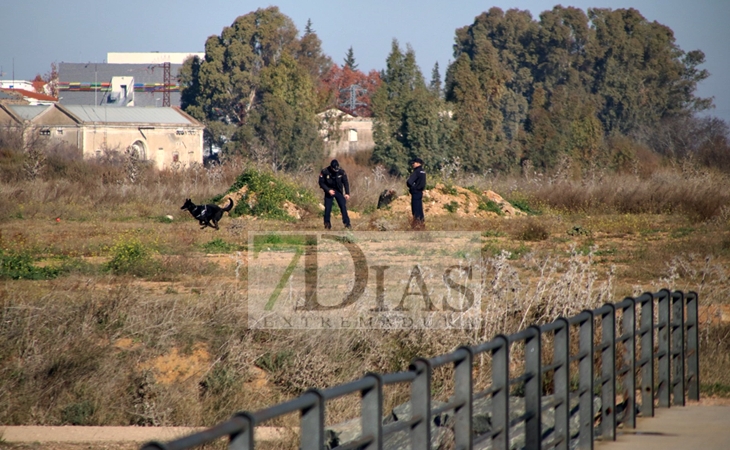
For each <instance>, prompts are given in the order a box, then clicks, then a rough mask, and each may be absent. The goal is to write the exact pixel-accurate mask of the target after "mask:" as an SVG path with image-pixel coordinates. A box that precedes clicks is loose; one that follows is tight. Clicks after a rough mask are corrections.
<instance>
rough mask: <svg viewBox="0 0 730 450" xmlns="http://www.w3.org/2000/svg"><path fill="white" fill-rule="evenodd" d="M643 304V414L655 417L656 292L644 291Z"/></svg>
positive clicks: (640, 300)
mask: <svg viewBox="0 0 730 450" xmlns="http://www.w3.org/2000/svg"><path fill="white" fill-rule="evenodd" d="M639 303H640V304H641V327H640V329H639V334H640V335H641V415H642V416H644V417H654V294H651V293H644V294H643V295H642V296H641V297H639Z"/></svg>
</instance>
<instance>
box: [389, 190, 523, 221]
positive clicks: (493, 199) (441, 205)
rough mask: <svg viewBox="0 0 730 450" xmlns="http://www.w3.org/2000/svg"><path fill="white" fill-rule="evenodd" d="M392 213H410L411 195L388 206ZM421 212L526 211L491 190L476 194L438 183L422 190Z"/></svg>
mask: <svg viewBox="0 0 730 450" xmlns="http://www.w3.org/2000/svg"><path fill="white" fill-rule="evenodd" d="M387 209H388V210H389V211H391V212H394V213H399V214H400V213H403V214H410V212H411V197H410V196H409V195H401V196H400V197H398V198H396V199H395V200H393V201H392V202H391V203H390V205H388V208H387ZM423 211H424V213H425V214H426V216H442V215H449V214H451V215H454V216H456V217H485V218H486V217H505V218H510V217H515V216H520V215H524V214H525V213H524V212H522V211H520V210H518V209H516V208H515V207H514V206H512V205H511V204H510V203H509V202H508V201H506V200H505V199H503V198H502V197H501V196H500V195H499V194H497V193H496V192H494V191H482V192H481V193H477V192H474V191H471V190H469V189H464V188H462V187H460V186H446V185H444V184H442V183H438V184H437V185H436V186H435V187H434V188H433V189H430V190H426V191H423Z"/></svg>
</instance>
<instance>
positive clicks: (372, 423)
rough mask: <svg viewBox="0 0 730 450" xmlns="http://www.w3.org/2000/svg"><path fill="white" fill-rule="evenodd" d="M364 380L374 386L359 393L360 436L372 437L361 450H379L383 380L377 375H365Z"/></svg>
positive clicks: (381, 445)
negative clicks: (368, 380) (371, 381)
mask: <svg viewBox="0 0 730 450" xmlns="http://www.w3.org/2000/svg"><path fill="white" fill-rule="evenodd" d="M364 378H366V379H372V380H373V382H374V383H375V386H373V387H370V388H367V389H363V390H362V391H361V392H360V395H361V397H362V399H361V402H362V403H361V413H360V414H361V417H360V420H361V429H362V435H363V436H366V435H370V436H372V437H373V440H372V442H370V443H369V444H368V445H367V446H365V447H363V450H380V449H381V448H383V378H382V376H380V374H377V373H367V374H366V375H365V377H364Z"/></svg>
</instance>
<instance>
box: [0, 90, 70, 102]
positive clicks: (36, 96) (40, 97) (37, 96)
mask: <svg viewBox="0 0 730 450" xmlns="http://www.w3.org/2000/svg"><path fill="white" fill-rule="evenodd" d="M0 91H3V92H8V93H13V92H17V93H18V94H20V95H22V96H23V97H27V98H33V99H36V100H43V101H47V102H57V101H58V99H57V98H56V97H51V96H50V95H46V94H40V93H38V92H32V91H26V90H25V89H0Z"/></svg>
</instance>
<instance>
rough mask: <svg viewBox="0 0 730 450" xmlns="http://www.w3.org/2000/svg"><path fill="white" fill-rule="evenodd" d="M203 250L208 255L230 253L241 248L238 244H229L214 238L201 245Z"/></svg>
mask: <svg viewBox="0 0 730 450" xmlns="http://www.w3.org/2000/svg"><path fill="white" fill-rule="evenodd" d="M202 247H203V250H205V251H206V252H208V253H230V252H234V251H237V250H242V247H241V246H240V245H238V244H230V243H228V242H226V241H224V240H223V239H221V238H215V239H213V240H212V241H208V242H206V243H205V244H203V245H202Z"/></svg>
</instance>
